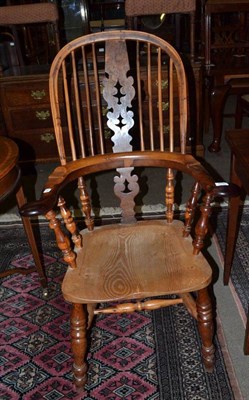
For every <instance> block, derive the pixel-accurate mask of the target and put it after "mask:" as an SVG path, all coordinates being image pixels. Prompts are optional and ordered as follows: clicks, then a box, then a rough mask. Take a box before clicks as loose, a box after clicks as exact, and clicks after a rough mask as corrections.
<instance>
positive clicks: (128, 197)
mask: <svg viewBox="0 0 249 400" xmlns="http://www.w3.org/2000/svg"><path fill="white" fill-rule="evenodd" d="M133 169H134V168H118V169H117V171H118V172H119V174H120V176H115V177H114V182H115V185H114V193H115V194H116V196H117V197H118V198H119V199H120V207H121V209H122V222H124V223H130V222H134V221H135V220H136V219H135V216H134V206H135V201H134V198H135V196H136V195H137V194H138V192H139V185H138V183H137V180H138V177H137V175H135V174H134V175H131V173H132V170H133Z"/></svg>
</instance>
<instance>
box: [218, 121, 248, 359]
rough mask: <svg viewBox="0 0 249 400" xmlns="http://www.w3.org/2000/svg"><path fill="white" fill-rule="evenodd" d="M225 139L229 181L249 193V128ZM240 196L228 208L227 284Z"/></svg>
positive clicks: (233, 132)
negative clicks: (229, 156)
mask: <svg viewBox="0 0 249 400" xmlns="http://www.w3.org/2000/svg"><path fill="white" fill-rule="evenodd" d="M226 140H227V142H228V144H229V146H230V148H231V175H230V182H231V183H235V184H236V185H238V186H239V187H243V189H244V190H245V191H246V193H247V194H249V130H248V129H234V130H230V131H227V133H226ZM241 200H242V198H241V196H237V197H231V198H230V201H229V208H228V227H227V240H226V252H225V264H224V283H225V285H227V284H228V282H229V278H230V274H231V268H232V264H233V256H234V250H235V246H236V239H237V237H238V228H239V220H240V218H239V210H240V205H241ZM244 352H245V354H247V355H248V354H249V317H248V319H247V327H246V334H245V343H244Z"/></svg>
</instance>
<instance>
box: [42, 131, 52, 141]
mask: <svg viewBox="0 0 249 400" xmlns="http://www.w3.org/2000/svg"><path fill="white" fill-rule="evenodd" d="M53 140H54V134H53V133H50V132H47V133H43V134H41V141H42V142H46V143H50V142H52V141H53Z"/></svg>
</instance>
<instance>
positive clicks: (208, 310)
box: [196, 288, 215, 372]
mask: <svg viewBox="0 0 249 400" xmlns="http://www.w3.org/2000/svg"><path fill="white" fill-rule="evenodd" d="M196 307H197V321H198V328H199V332H200V336H201V341H202V349H201V353H202V358H203V362H204V365H205V369H206V371H207V372H212V371H213V368H214V362H215V357H214V353H215V348H214V345H213V332H214V325H213V313H212V303H211V300H210V297H209V294H208V289H207V288H204V289H201V290H199V291H198V296H197V302H196Z"/></svg>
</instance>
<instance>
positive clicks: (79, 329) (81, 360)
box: [71, 304, 88, 388]
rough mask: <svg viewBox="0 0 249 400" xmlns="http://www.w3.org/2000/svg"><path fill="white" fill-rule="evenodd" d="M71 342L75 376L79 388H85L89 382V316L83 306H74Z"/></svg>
mask: <svg viewBox="0 0 249 400" xmlns="http://www.w3.org/2000/svg"><path fill="white" fill-rule="evenodd" d="M71 341H72V352H73V359H74V363H73V375H74V383H75V385H76V386H77V388H83V387H84V385H85V383H86V381H87V369H88V368H87V363H86V361H85V357H86V351H87V315H86V311H85V308H84V306H83V305H82V304H72V311H71Z"/></svg>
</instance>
